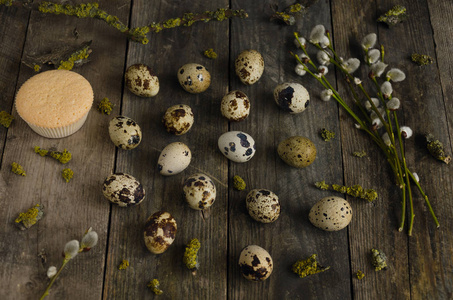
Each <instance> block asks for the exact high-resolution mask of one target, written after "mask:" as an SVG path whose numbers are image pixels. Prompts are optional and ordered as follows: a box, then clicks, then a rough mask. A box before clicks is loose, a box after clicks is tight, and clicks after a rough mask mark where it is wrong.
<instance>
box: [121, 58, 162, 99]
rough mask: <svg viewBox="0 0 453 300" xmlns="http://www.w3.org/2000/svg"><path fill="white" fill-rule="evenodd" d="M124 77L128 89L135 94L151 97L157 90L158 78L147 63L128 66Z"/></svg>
mask: <svg viewBox="0 0 453 300" xmlns="http://www.w3.org/2000/svg"><path fill="white" fill-rule="evenodd" d="M124 79H125V82H126V86H127V88H128V89H129V91H131V92H132V93H134V94H135V95H137V96H140V97H153V96H156V95H157V93H158V92H159V79H158V78H157V76H156V74H155V73H154V71H153V70H152V69H151V68H150V67H148V66H147V65H144V64H135V65H132V66H130V67H129V68H127V70H126V73H125V74H124Z"/></svg>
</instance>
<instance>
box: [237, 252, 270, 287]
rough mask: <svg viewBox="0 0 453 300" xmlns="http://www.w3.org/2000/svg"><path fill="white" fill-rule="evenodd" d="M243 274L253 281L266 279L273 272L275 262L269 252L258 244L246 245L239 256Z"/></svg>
mask: <svg viewBox="0 0 453 300" xmlns="http://www.w3.org/2000/svg"><path fill="white" fill-rule="evenodd" d="M239 267H240V269H241V272H242V275H244V277H245V278H247V279H248V280H251V281H264V280H266V279H267V278H268V277H269V276H271V274H272V270H273V268H274V263H273V261H272V257H271V256H270V254H269V252H267V251H266V250H265V249H263V248H261V247H260V246H257V245H249V246H247V247H245V248H244V249H243V250H242V252H241V255H240V257H239Z"/></svg>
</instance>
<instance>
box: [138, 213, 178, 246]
mask: <svg viewBox="0 0 453 300" xmlns="http://www.w3.org/2000/svg"><path fill="white" fill-rule="evenodd" d="M177 229H178V226H177V224H176V220H175V218H173V217H172V215H171V214H169V213H168V212H164V211H158V212H155V213H154V214H152V215H151V216H150V217H149V218H148V220H146V224H145V231H144V233H143V236H144V238H145V245H146V247H147V248H148V250H149V251H151V252H152V253H154V254H161V253H163V252H165V250H167V249H168V247H170V245H171V244H172V243H173V241H174V240H175V236H176V230H177Z"/></svg>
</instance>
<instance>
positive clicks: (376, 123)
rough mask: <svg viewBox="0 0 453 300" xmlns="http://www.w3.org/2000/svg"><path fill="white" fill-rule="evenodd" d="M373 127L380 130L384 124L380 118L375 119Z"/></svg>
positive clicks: (372, 123)
mask: <svg viewBox="0 0 453 300" xmlns="http://www.w3.org/2000/svg"><path fill="white" fill-rule="evenodd" d="M371 125H372V126H373V128H374V129H379V128H381V127H382V125H383V124H382V122H381V119H379V118H374V119H371Z"/></svg>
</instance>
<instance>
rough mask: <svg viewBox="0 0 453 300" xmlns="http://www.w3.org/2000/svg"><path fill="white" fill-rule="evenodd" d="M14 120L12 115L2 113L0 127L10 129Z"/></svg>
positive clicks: (0, 113)
mask: <svg viewBox="0 0 453 300" xmlns="http://www.w3.org/2000/svg"><path fill="white" fill-rule="evenodd" d="M13 120H14V117H13V116H12V115H10V114H9V113H7V112H6V111H4V110H2V111H0V125H2V126H3V127H5V128H9V126H11V123H12V122H13Z"/></svg>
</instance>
